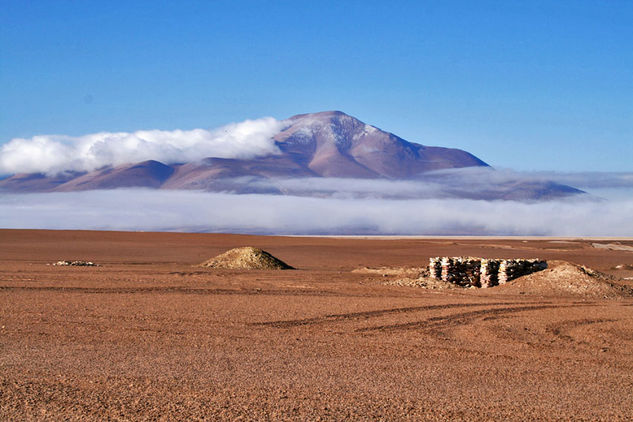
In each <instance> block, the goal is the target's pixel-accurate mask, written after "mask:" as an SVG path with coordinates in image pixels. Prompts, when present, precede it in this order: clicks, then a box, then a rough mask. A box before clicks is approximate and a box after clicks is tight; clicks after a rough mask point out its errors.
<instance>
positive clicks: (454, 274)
mask: <svg viewBox="0 0 633 422" xmlns="http://www.w3.org/2000/svg"><path fill="white" fill-rule="evenodd" d="M441 266H442V280H444V281H446V282H449V283H453V284H458V285H460V286H464V287H470V286H477V285H479V271H480V268H481V259H479V258H471V257H461V256H460V257H452V258H451V257H444V258H442V261H441Z"/></svg>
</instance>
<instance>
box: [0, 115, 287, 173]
mask: <svg viewBox="0 0 633 422" xmlns="http://www.w3.org/2000/svg"><path fill="white" fill-rule="evenodd" d="M283 125H284V123H283V122H282V121H278V120H275V119H273V118H272V117H267V118H262V119H257V120H246V121H244V122H241V123H233V124H229V125H226V126H223V127H221V128H218V129H215V130H205V129H194V130H186V131H185V130H173V131H163V130H141V131H137V132H132V133H128V132H101V133H94V134H90V135H84V136H78V137H71V136H65V135H41V136H34V137H32V138H30V139H22V138H16V139H12V140H11V141H9V142H8V143H6V144H4V145H2V146H1V147H0V174H14V173H38V172H39V173H46V174H49V175H53V174H57V173H61V172H64V171H92V170H95V169H97V168H100V167H103V166H107V165H120V164H126V163H136V162H140V161H145V160H157V161H162V162H165V163H175V162H187V161H195V160H200V159H202V158H206V157H219V158H243V159H248V158H253V157H257V156H263V155H269V154H276V153H278V152H279V151H278V149H277V147H276V145H275V143H274V141H273V140H272V139H271V137H272V136H273V135H275V134H276V133H277V132H279V131H280V130H281V129H282V127H283Z"/></svg>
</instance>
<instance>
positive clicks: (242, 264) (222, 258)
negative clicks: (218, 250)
mask: <svg viewBox="0 0 633 422" xmlns="http://www.w3.org/2000/svg"><path fill="white" fill-rule="evenodd" d="M200 266H201V267H210V268H223V269H229V270H290V269H293V268H292V267H291V266H290V265H288V264H286V263H285V262H283V261H282V260H280V259H278V258H275V257H274V256H272V255H271V254H269V253H268V252H266V251H263V250H261V249H258V248H253V247H250V246H247V247H243V248H235V249H231V250H229V251H226V252H224V253H223V254H221V255H218V256H216V257H215V258H212V259H210V260H208V261H206V262H203V263H202V264H200Z"/></svg>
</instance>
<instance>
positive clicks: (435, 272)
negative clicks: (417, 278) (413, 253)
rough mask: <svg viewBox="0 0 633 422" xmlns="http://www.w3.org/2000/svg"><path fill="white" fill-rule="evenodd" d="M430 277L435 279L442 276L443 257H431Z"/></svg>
mask: <svg viewBox="0 0 633 422" xmlns="http://www.w3.org/2000/svg"><path fill="white" fill-rule="evenodd" d="M429 277H431V278H433V279H435V280H440V279H441V278H442V258H431V259H429Z"/></svg>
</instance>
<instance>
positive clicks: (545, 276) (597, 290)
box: [495, 261, 633, 298]
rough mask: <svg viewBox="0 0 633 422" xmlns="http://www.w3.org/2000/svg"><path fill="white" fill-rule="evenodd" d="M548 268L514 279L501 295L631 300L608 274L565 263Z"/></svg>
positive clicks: (630, 293) (631, 293)
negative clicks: (517, 293)
mask: <svg viewBox="0 0 633 422" xmlns="http://www.w3.org/2000/svg"><path fill="white" fill-rule="evenodd" d="M548 264H549V266H550V268H549V269H547V270H543V271H540V272H538V273H534V274H530V275H527V276H524V277H520V278H517V279H516V280H514V281H512V282H510V283H508V284H506V285H504V286H500V287H501V289H500V291H508V290H518V291H520V293H522V294H538V295H571V296H583V297H602V298H613V297H624V296H633V290H632V289H631V288H630V287H628V286H624V285H620V284H617V283H616V282H615V278H614V277H612V276H609V275H607V274H603V273H601V272H598V271H595V270H592V269H591V268H587V267H583V266H580V265H576V264H572V263H570V262H565V261H548ZM495 290H496V289H495Z"/></svg>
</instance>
